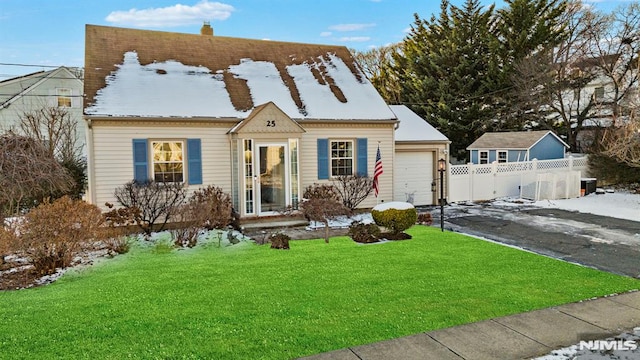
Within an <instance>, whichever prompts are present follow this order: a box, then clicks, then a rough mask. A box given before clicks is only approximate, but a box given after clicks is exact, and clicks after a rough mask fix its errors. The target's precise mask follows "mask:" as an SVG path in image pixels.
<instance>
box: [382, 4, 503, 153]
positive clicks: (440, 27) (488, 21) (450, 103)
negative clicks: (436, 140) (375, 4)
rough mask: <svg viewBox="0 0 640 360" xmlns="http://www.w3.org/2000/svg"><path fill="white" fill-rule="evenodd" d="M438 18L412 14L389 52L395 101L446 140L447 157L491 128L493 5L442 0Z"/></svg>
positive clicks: (492, 115)
mask: <svg viewBox="0 0 640 360" xmlns="http://www.w3.org/2000/svg"><path fill="white" fill-rule="evenodd" d="M440 8H441V11H440V15H439V17H437V18H436V17H435V16H433V17H432V18H431V19H430V20H428V21H427V20H423V19H420V18H419V16H418V15H417V14H416V15H415V22H414V24H413V26H412V29H411V32H410V34H409V35H408V36H407V38H406V39H405V41H404V42H403V44H402V46H401V49H400V51H399V52H397V53H396V54H395V56H394V64H393V70H394V73H395V74H396V76H397V78H398V79H399V84H400V85H401V99H402V101H403V102H404V103H405V104H408V105H409V106H410V107H411V108H412V109H413V110H414V111H415V112H416V113H418V114H419V115H421V116H422V117H424V118H426V119H427V121H428V122H429V123H430V124H432V125H434V126H435V127H436V128H438V129H439V130H440V131H441V132H443V133H444V134H445V135H446V136H447V137H448V138H449V139H450V140H451V141H452V143H451V148H450V149H451V155H452V156H454V157H456V158H457V159H459V160H463V159H465V158H466V157H467V151H466V148H467V146H468V145H469V144H470V143H471V142H473V141H474V140H475V139H476V138H477V137H478V136H480V135H481V134H482V133H484V132H485V131H487V130H489V129H491V127H492V120H493V119H494V118H495V114H494V109H493V108H492V107H491V106H489V105H490V102H491V98H490V94H491V93H492V92H493V90H494V88H493V86H494V84H496V83H497V81H496V80H495V77H496V76H497V74H495V70H496V69H497V67H496V66H494V65H492V64H495V63H496V62H495V60H494V59H492V56H493V52H492V49H494V48H496V47H497V46H496V44H495V38H494V37H493V36H492V34H491V32H490V28H491V26H492V18H493V14H494V8H493V7H490V8H488V9H483V7H482V6H481V5H480V2H479V0H467V1H466V2H465V4H464V5H463V6H462V7H460V8H458V7H455V6H452V5H450V3H449V2H448V1H447V0H442V3H441V7H440Z"/></svg>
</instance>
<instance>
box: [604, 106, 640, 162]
mask: <svg viewBox="0 0 640 360" xmlns="http://www.w3.org/2000/svg"><path fill="white" fill-rule="evenodd" d="M602 142H603V145H604V150H603V151H602V153H603V154H604V155H606V156H609V157H611V158H613V159H615V160H617V161H619V162H621V163H624V164H627V165H629V166H631V167H634V168H640V119H638V118H637V116H636V115H635V111H634V112H633V113H632V117H631V119H629V121H628V122H627V123H626V124H624V125H622V126H619V127H617V128H609V129H607V130H606V131H605V135H604V137H603V140H602Z"/></svg>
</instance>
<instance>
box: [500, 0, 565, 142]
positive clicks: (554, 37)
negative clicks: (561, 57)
mask: <svg viewBox="0 0 640 360" xmlns="http://www.w3.org/2000/svg"><path fill="white" fill-rule="evenodd" d="M505 3H506V5H507V6H506V7H505V8H502V9H499V10H498V11H497V22H496V27H495V28H494V35H495V37H496V39H497V40H498V47H497V48H496V49H495V51H496V56H497V58H498V59H499V60H498V63H497V66H498V68H499V70H498V73H499V74H500V75H499V77H498V78H497V83H496V84H495V88H496V89H497V91H496V93H495V95H496V96H495V103H494V107H495V108H496V110H498V117H497V119H498V120H499V121H497V122H496V128H497V129H499V130H521V129H523V128H525V127H527V126H529V124H530V123H531V121H532V120H534V121H535V119H530V118H528V116H529V115H530V114H536V112H537V110H538V109H532V108H528V106H529V105H530V104H527V103H526V102H522V101H519V100H521V99H518V95H519V93H518V84H517V82H518V79H519V77H520V76H521V74H520V73H519V70H518V69H519V68H521V67H523V66H527V63H532V62H533V63H536V62H540V61H545V62H546V64H541V65H546V66H550V65H551V64H550V63H549V62H548V59H550V58H551V57H550V56H549V55H548V54H549V53H550V52H554V51H555V49H556V47H557V46H558V45H560V44H561V43H562V41H563V39H564V38H565V37H566V31H565V24H563V23H562V21H561V19H562V18H563V14H564V13H565V11H566V9H567V0H505ZM545 59H546V60H545ZM538 85H539V86H544V87H548V86H550V85H551V84H549V83H540V84H531V85H530V86H531V87H532V88H535V87H536V86H538ZM534 106H535V105H534Z"/></svg>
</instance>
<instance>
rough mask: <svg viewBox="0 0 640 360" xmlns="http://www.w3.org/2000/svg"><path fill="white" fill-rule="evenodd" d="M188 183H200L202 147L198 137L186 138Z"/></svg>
mask: <svg viewBox="0 0 640 360" xmlns="http://www.w3.org/2000/svg"><path fill="white" fill-rule="evenodd" d="M187 161H188V165H189V184H191V185H200V184H202V147H201V143H200V139H187Z"/></svg>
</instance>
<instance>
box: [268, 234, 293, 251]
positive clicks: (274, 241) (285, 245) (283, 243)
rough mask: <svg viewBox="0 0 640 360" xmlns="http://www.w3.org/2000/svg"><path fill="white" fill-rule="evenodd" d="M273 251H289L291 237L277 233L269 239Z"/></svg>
mask: <svg viewBox="0 0 640 360" xmlns="http://www.w3.org/2000/svg"><path fill="white" fill-rule="evenodd" d="M269 240H270V241H271V248H272V249H281V250H289V240H291V237H290V236H289V235H287V234H283V233H276V234H272V235H271V237H270V238H269Z"/></svg>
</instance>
